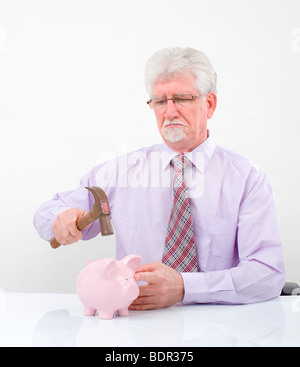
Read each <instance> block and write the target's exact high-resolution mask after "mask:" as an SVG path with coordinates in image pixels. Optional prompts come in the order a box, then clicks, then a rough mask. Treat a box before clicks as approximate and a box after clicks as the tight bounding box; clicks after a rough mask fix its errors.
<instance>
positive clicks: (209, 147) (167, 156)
mask: <svg viewBox="0 0 300 367" xmlns="http://www.w3.org/2000/svg"><path fill="white" fill-rule="evenodd" d="M215 148H216V143H215V141H214V140H213V138H212V137H211V134H210V133H208V138H207V139H206V140H205V141H204V142H203V143H202V144H200V145H199V146H198V147H197V148H195V149H194V150H192V151H191V152H188V153H185V156H186V157H187V158H188V159H189V160H190V161H191V162H192V163H193V165H194V166H195V167H196V168H197V169H198V170H199V171H200V172H201V173H204V171H205V169H206V167H207V165H208V163H209V161H210V159H211V157H212V155H213V153H214V151H215ZM163 152H164V154H163V155H162V168H163V170H166V169H167V168H168V166H169V164H170V162H171V160H172V159H173V158H174V157H176V156H177V155H178V153H177V152H175V151H174V150H173V149H171V148H170V147H168V146H167V144H166V143H163Z"/></svg>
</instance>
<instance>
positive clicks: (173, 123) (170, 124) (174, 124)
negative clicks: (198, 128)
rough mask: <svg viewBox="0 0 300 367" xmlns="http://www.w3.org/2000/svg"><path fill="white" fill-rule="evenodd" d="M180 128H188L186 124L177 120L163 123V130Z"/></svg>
mask: <svg viewBox="0 0 300 367" xmlns="http://www.w3.org/2000/svg"><path fill="white" fill-rule="evenodd" d="M180 126H183V127H188V126H187V124H185V123H184V122H182V121H179V120H172V121H169V120H166V121H165V122H164V125H163V128H166V127H180Z"/></svg>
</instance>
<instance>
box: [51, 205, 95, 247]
mask: <svg viewBox="0 0 300 367" xmlns="http://www.w3.org/2000/svg"><path fill="white" fill-rule="evenodd" d="M94 220H95V217H94V215H93V213H92V212H88V213H87V214H86V215H84V216H83V217H82V218H80V219H78V221H77V222H76V226H77V228H78V230H79V231H82V230H83V229H84V228H86V227H87V226H88V225H90V224H91V223H93V222H94ZM50 245H51V247H52V248H54V249H56V248H58V247H59V246H61V243H59V242H58V241H57V240H56V238H55V237H53V238H52V239H51V241H50Z"/></svg>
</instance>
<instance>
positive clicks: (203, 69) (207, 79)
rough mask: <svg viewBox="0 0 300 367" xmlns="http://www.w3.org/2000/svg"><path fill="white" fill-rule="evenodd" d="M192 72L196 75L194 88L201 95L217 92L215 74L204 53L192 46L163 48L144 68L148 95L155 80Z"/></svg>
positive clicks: (150, 94)
mask: <svg viewBox="0 0 300 367" xmlns="http://www.w3.org/2000/svg"><path fill="white" fill-rule="evenodd" d="M185 73H192V74H194V75H195V77H196V85H195V87H196V89H198V90H199V92H200V93H201V95H202V97H206V96H207V95H208V93H210V92H214V93H217V74H216V73H215V71H214V68H213V66H212V64H211V62H210V60H209V58H208V57H207V56H206V55H205V53H203V52H201V51H198V50H195V49H192V48H181V47H175V48H165V49H163V50H161V51H158V52H156V53H155V54H154V55H153V56H152V57H151V58H150V60H149V61H148V63H147V65H146V69H145V84H146V90H147V92H148V93H149V96H150V97H152V91H153V87H154V85H155V83H156V82H157V81H165V80H168V79H171V78H173V77H176V75H178V74H185Z"/></svg>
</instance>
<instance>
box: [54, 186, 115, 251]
mask: <svg viewBox="0 0 300 367" xmlns="http://www.w3.org/2000/svg"><path fill="white" fill-rule="evenodd" d="M86 189H87V190H89V191H90V192H91V193H92V194H93V196H94V199H95V204H94V206H93V209H92V210H91V211H90V212H88V213H87V214H86V215H85V216H84V217H82V218H80V219H78V221H77V222H76V226H77V228H78V230H79V231H82V230H83V229H84V228H86V227H87V226H88V225H89V224H91V223H93V222H94V221H95V220H97V219H99V220H100V228H101V234H102V236H110V235H112V234H114V230H113V228H112V225H111V221H110V214H111V212H110V207H109V203H108V199H107V196H106V194H105V192H104V191H103V190H102V189H100V187H96V186H93V187H86ZM50 245H51V247H52V248H58V247H59V246H61V244H60V243H58V242H57V241H56V239H55V238H54V237H53V238H52V239H51V241H50Z"/></svg>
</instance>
